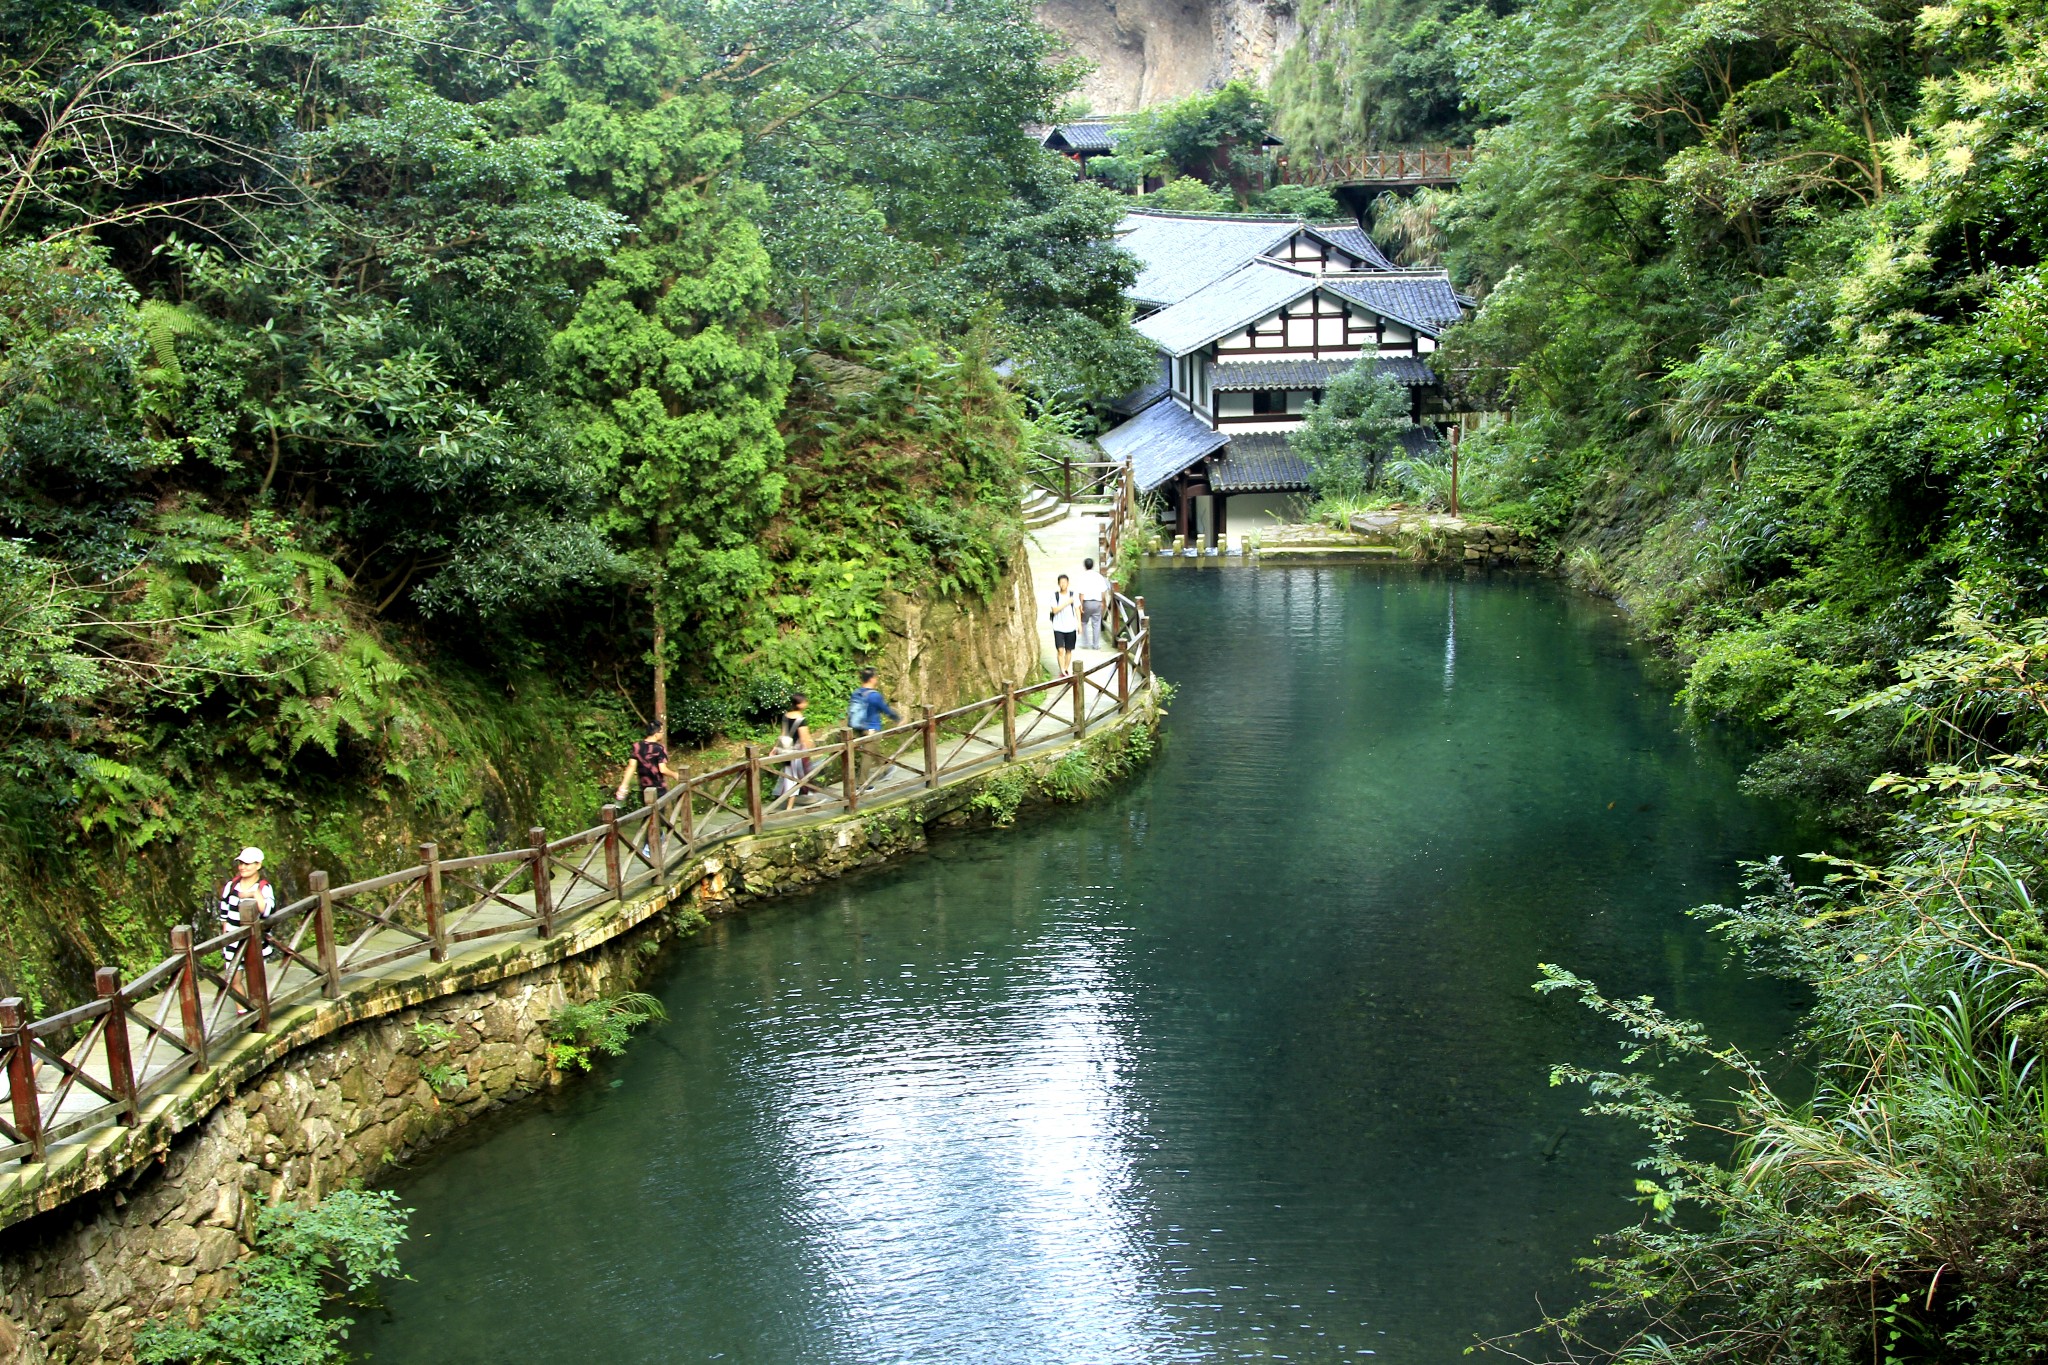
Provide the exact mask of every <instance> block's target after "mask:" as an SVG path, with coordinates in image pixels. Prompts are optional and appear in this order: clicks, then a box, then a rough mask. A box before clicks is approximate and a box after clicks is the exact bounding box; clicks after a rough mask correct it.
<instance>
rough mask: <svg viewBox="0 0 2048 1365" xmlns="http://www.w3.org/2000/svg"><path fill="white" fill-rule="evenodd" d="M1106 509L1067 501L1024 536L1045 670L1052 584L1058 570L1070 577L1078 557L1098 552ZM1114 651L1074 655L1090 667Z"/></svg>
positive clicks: (1050, 657)
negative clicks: (1058, 514)
mask: <svg viewBox="0 0 2048 1365" xmlns="http://www.w3.org/2000/svg"><path fill="white" fill-rule="evenodd" d="M1107 513H1108V507H1107V505H1103V506H1101V507H1097V506H1095V505H1094V504H1089V503H1070V504H1068V506H1067V515H1066V516H1065V517H1063V518H1061V519H1060V520H1059V521H1056V522H1053V523H1052V524H1051V525H1050V526H1041V527H1039V528H1038V529H1037V530H1035V531H1032V532H1030V533H1029V534H1027V535H1026V536H1025V537H1024V553H1025V557H1026V558H1027V559H1028V560H1030V563H1031V588H1032V591H1033V592H1035V593H1036V594H1037V595H1038V606H1037V609H1036V610H1035V611H1034V612H1033V615H1032V619H1033V620H1035V621H1037V622H1038V658H1039V662H1040V663H1041V664H1043V665H1044V667H1045V670H1046V672H1048V673H1050V672H1052V668H1053V648H1052V620H1051V612H1052V593H1053V585H1054V584H1055V583H1057V582H1058V581H1059V576H1060V575H1061V574H1066V575H1068V576H1069V577H1072V576H1073V575H1075V574H1078V573H1080V572H1081V561H1082V560H1083V559H1092V558H1095V557H1096V556H1097V555H1098V554H1099V553H1100V548H1099V547H1100V544H1101V535H1102V524H1103V518H1104V516H1106V515H1107ZM1096 568H1098V569H1101V568H1102V565H1100V564H1097V565H1096ZM1105 572H1106V570H1105ZM1125 591H1129V589H1128V588H1126V589H1125ZM1115 653H1116V652H1115V651H1114V650H1108V649H1077V650H1075V651H1074V657H1075V658H1076V659H1078V660H1080V661H1081V663H1082V664H1084V665H1087V666H1089V667H1093V666H1094V665H1096V664H1098V663H1101V662H1102V661H1103V660H1104V659H1109V658H1114V657H1115Z"/></svg>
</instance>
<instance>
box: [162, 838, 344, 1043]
mask: <svg viewBox="0 0 2048 1365" xmlns="http://www.w3.org/2000/svg"><path fill="white" fill-rule="evenodd" d="M313 875H314V876H316V877H319V876H323V875H325V874H323V873H319V872H315V873H314V874H313ZM171 951H172V952H173V953H175V954H177V955H178V956H179V957H181V958H183V959H184V963H183V965H182V966H180V967H179V969H178V1018H179V1020H180V1021H181V1022H182V1023H183V1024H184V1027H185V1046H186V1048H187V1049H188V1050H190V1052H191V1053H192V1074H193V1075H195V1076H196V1075H198V1074H199V1073H200V1072H202V1071H204V1070H206V1067H207V1062H206V1015H205V1013H204V1012H203V1011H201V1010H200V1008H199V958H198V956H197V955H196V954H194V953H193V951H192V926H191V925H189V924H181V925H179V926H178V927H177V928H175V929H173V930H171Z"/></svg>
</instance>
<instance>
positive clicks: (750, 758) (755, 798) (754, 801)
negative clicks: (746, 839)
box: [747, 744, 766, 834]
mask: <svg viewBox="0 0 2048 1365" xmlns="http://www.w3.org/2000/svg"><path fill="white" fill-rule="evenodd" d="M765 818H766V817H764V816H763V815H762V814H761V750H760V747H759V746H758V745H753V744H749V745H748V746H747V823H748V824H750V825H752V826H753V827H754V833H756V834H759V833H760V832H761V825H762V823H763V821H764V819H765Z"/></svg>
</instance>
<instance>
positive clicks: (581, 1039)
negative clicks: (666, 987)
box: [543, 991, 668, 1071]
mask: <svg viewBox="0 0 2048 1365" xmlns="http://www.w3.org/2000/svg"><path fill="white" fill-rule="evenodd" d="M666 1018H668V1011H667V1010H665V1009H663V1008H662V1005H661V1002H660V1001H659V1000H657V999H655V998H654V997H653V996H651V995H648V994H647V993H646V992H644V991H627V992H626V993H625V994H623V995H614V996H599V997H598V998H597V999H595V1000H585V1001H583V1002H581V1003H579V1004H570V1005H564V1006H562V1008H561V1009H559V1010H557V1011H555V1017H554V1018H552V1019H550V1020H548V1021H547V1024H546V1025H545V1026H544V1028H543V1031H544V1032H545V1033H546V1034H547V1038H548V1062H549V1064H550V1065H552V1066H554V1067H555V1068H557V1069H558V1070H568V1069H571V1068H574V1069H576V1070H579V1071H588V1070H590V1055H591V1054H592V1053H593V1052H602V1053H604V1054H605V1055H606V1056H607V1057H616V1056H618V1055H619V1054H620V1053H622V1052H624V1051H625V1050H626V1040H627V1039H628V1038H630V1037H631V1036H632V1033H633V1030H634V1029H636V1028H638V1027H640V1026H641V1025H642V1024H645V1023H650V1022H655V1021H659V1020H663V1019H666Z"/></svg>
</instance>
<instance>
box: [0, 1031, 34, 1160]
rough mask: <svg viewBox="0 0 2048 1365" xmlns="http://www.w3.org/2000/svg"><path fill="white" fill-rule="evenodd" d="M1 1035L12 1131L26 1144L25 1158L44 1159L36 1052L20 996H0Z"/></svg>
mask: <svg viewBox="0 0 2048 1365" xmlns="http://www.w3.org/2000/svg"><path fill="white" fill-rule="evenodd" d="M0 1035H4V1036H5V1037H6V1039H7V1042H8V1045H9V1046H8V1049H7V1093H8V1095H9V1096H10V1097H11V1098H12V1100H13V1102H14V1131H15V1132H17V1133H20V1134H21V1137H22V1141H24V1142H26V1143H27V1144H28V1156H27V1157H26V1158H25V1160H28V1161H41V1160H42V1159H43V1103H42V1097H41V1096H39V1095H37V1094H36V1056H35V1051H34V1050H33V1049H32V1048H30V1046H29V1041H28V1009H27V1007H26V1006H24V1005H23V1004H22V1003H21V1000H20V998H19V997H15V996H10V997H8V998H7V999H5V1000H0Z"/></svg>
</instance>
